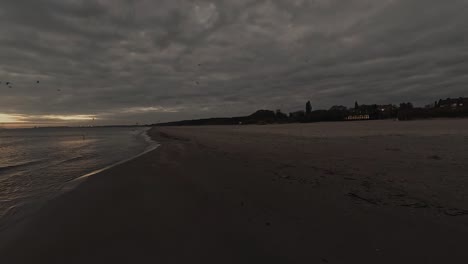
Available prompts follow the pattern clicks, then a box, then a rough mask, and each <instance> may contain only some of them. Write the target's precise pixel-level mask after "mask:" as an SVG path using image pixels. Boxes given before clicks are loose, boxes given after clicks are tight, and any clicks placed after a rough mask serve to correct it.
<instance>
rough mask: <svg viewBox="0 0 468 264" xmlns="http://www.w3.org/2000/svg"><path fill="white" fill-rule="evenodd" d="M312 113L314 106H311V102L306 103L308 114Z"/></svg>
mask: <svg viewBox="0 0 468 264" xmlns="http://www.w3.org/2000/svg"><path fill="white" fill-rule="evenodd" d="M310 113H312V105H311V104H310V101H307V103H306V114H307V115H310Z"/></svg>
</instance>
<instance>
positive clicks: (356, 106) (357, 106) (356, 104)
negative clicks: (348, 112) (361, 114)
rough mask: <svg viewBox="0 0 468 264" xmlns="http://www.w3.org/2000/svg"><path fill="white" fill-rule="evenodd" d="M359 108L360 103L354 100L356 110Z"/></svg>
mask: <svg viewBox="0 0 468 264" xmlns="http://www.w3.org/2000/svg"><path fill="white" fill-rule="evenodd" d="M358 109H359V104H358V103H357V101H356V102H354V110H358Z"/></svg>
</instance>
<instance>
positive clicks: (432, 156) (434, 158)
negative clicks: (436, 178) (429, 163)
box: [427, 155, 442, 160]
mask: <svg viewBox="0 0 468 264" xmlns="http://www.w3.org/2000/svg"><path fill="white" fill-rule="evenodd" d="M427 158H429V159H433V160H441V159H442V158H441V157H440V156H438V155H431V156H429V157H427Z"/></svg>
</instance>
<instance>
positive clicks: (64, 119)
mask: <svg viewBox="0 0 468 264" xmlns="http://www.w3.org/2000/svg"><path fill="white" fill-rule="evenodd" d="M97 119H98V118H97V117H96V116H95V115H22V114H2V113H0V128H1V127H4V128H19V127H34V126H38V125H47V126H50V125H55V126H61V125H70V122H71V123H76V122H83V121H93V120H97Z"/></svg>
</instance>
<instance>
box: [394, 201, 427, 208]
mask: <svg viewBox="0 0 468 264" xmlns="http://www.w3.org/2000/svg"><path fill="white" fill-rule="evenodd" d="M400 206H404V207H412V208H427V207H429V206H428V205H427V204H426V203H425V202H416V203H409V204H400Z"/></svg>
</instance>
